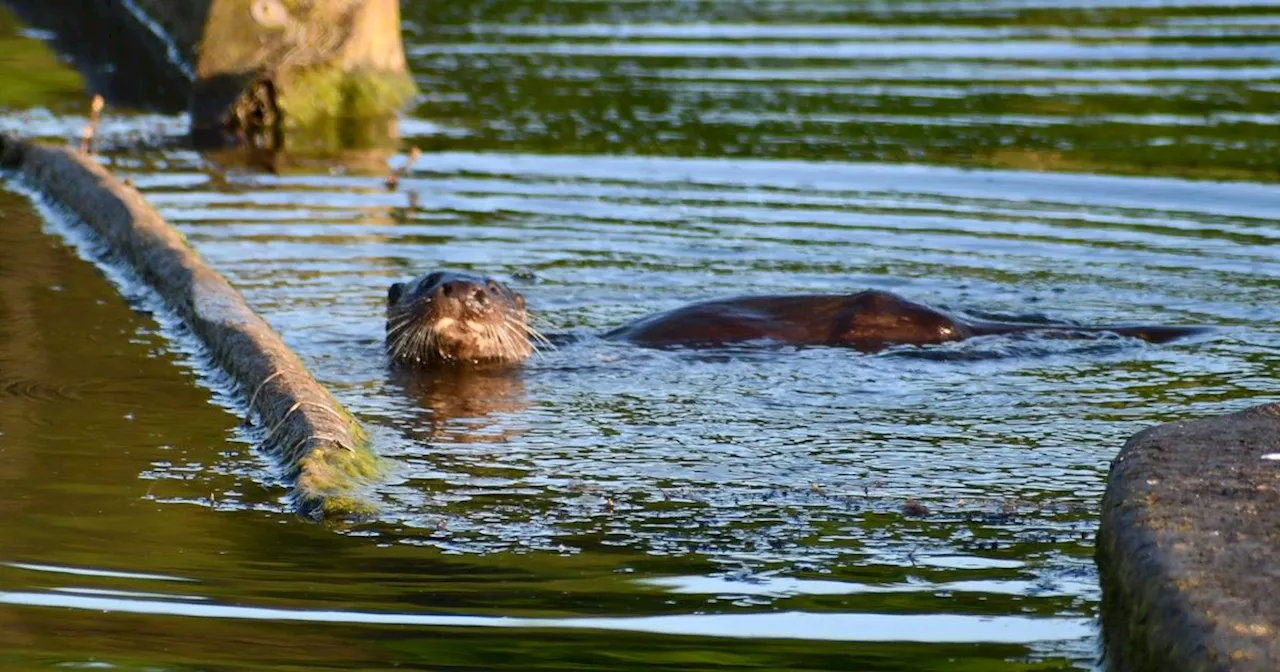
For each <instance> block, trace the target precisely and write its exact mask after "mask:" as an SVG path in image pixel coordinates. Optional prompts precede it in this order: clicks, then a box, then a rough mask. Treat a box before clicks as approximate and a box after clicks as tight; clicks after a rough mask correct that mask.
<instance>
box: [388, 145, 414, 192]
mask: <svg viewBox="0 0 1280 672" xmlns="http://www.w3.org/2000/svg"><path fill="white" fill-rule="evenodd" d="M419 156H422V150H421V149H418V148H417V147H414V148H413V149H410V150H409V156H408V157H407V158H406V159H405V161H404V163H403V164H401V165H400V167H399V168H396V169H395V170H392V171H388V173H387V189H389V190H391V191H395V188H396V187H397V186H398V185H399V184H400V178H402V177H404V176H405V174H406V173H408V172H409V169H410V168H412V167H413V164H414V163H415V162H417V160H418V157H419Z"/></svg>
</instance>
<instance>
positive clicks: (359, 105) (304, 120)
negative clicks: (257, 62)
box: [276, 66, 416, 131]
mask: <svg viewBox="0 0 1280 672" xmlns="http://www.w3.org/2000/svg"><path fill="white" fill-rule="evenodd" d="M415 92H416V89H415V88H414V85H413V80H412V78H410V76H409V74H408V73H405V72H400V73H390V72H375V71H372V70H367V69H357V70H352V71H349V72H347V71H343V70H342V69H341V68H339V67H337V66H322V67H316V68H311V69H309V70H306V71H303V72H298V73H292V74H290V75H289V76H287V77H284V78H281V80H280V81H279V82H277V91H276V96H277V101H276V102H277V104H278V105H279V107H280V111H281V113H282V114H283V115H284V124H285V127H286V129H287V130H289V131H292V130H295V129H297V130H301V129H307V128H309V127H314V126H318V125H323V124H322V122H324V121H326V120H329V119H345V118H364V117H387V116H390V115H395V114H396V113H398V112H399V111H400V109H401V108H403V107H404V106H405V105H406V104H407V103H408V102H409V99H410V98H412V97H413V95H414V94H415Z"/></svg>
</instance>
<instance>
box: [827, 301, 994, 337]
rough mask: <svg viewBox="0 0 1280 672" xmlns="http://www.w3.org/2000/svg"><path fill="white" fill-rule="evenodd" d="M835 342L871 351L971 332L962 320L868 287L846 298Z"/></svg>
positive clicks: (970, 334)
mask: <svg viewBox="0 0 1280 672" xmlns="http://www.w3.org/2000/svg"><path fill="white" fill-rule="evenodd" d="M837 324H838V330H837V333H836V336H835V339H834V340H835V341H836V342H837V343H845V344H848V345H851V346H853V347H854V348H856V349H859V350H864V351H867V352H875V351H878V350H881V349H883V348H884V347H885V346H887V345H896V344H909V345H932V344H937V343H946V342H948V341H959V340H963V339H965V338H969V337H970V336H972V335H973V330H972V329H971V328H970V327H969V325H968V324H966V323H965V322H963V321H961V320H958V319H956V318H953V317H951V316H950V315H947V314H946V313H944V312H942V311H940V310H936V309H934V308H930V307H929V306H926V305H923V304H919V303H916V302H914V301H908V300H907V299H904V298H902V297H900V296H898V295H896V294H891V293H889V292H883V291H876V290H868V291H864V292H859V293H857V294H854V295H852V296H850V297H849V300H848V305H847V306H846V308H845V315H844V316H842V318H841V319H840V320H839V321H838V323H837Z"/></svg>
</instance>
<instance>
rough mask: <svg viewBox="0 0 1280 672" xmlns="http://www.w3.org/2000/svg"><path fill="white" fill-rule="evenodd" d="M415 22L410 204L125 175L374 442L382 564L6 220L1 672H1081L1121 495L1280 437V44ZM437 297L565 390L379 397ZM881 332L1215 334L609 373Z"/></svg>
mask: <svg viewBox="0 0 1280 672" xmlns="http://www.w3.org/2000/svg"><path fill="white" fill-rule="evenodd" d="M406 5H407V6H406V7H405V17H406V30H407V32H406V39H407V40H408V42H409V44H408V47H409V50H410V52H411V55H412V60H413V67H414V70H415V72H416V73H417V75H418V78H419V83H420V86H421V88H422V90H423V91H424V92H425V93H424V97H423V100H422V101H421V103H420V104H419V106H418V107H417V108H416V109H415V110H414V112H413V113H412V115H410V117H409V118H408V119H406V120H405V122H404V124H403V126H402V128H403V130H404V133H405V134H406V136H407V141H408V142H409V143H411V144H414V145H417V146H420V147H422V148H423V149H424V150H425V154H424V155H423V157H422V158H420V159H419V160H418V161H417V163H416V164H415V165H414V166H413V169H412V170H411V171H409V173H408V175H407V176H406V177H405V178H404V179H402V180H401V182H400V185H399V187H398V188H397V189H396V190H394V191H390V190H388V189H387V188H386V187H385V186H384V185H383V183H382V179H381V177H380V176H368V175H359V174H356V172H354V171H351V172H347V171H343V170H340V169H334V170H331V171H317V170H302V171H294V170H281V171H279V172H277V173H274V174H273V173H263V172H260V171H250V170H245V169H242V168H234V167H226V166H220V165H218V164H216V163H214V162H211V161H210V160H209V159H208V158H206V157H201V156H199V155H197V154H195V153H193V152H189V151H184V150H181V149H165V150H139V151H131V152H118V153H112V154H109V155H107V156H105V157H103V160H104V161H105V162H107V163H109V164H110V165H111V166H112V167H113V169H114V170H116V171H117V172H118V173H119V174H121V175H127V176H129V177H130V178H131V179H132V180H133V182H134V183H135V184H136V185H138V186H139V188H141V189H142V190H143V191H144V192H146V194H147V196H148V198H149V200H151V202H152V203H153V204H155V205H156V206H157V207H158V208H159V209H160V210H161V212H162V213H163V214H164V215H165V217H166V218H168V219H169V220H170V221H171V222H174V223H175V224H176V225H177V226H178V227H179V228H180V229H181V230H182V231H183V233H184V234H185V235H186V236H187V237H188V239H189V240H190V241H191V242H192V244H193V245H194V246H195V247H196V249H197V250H199V251H200V253H201V254H203V255H204V256H205V257H206V259H208V261H209V262H210V263H211V264H212V265H213V266H214V267H215V268H217V269H218V270H219V271H221V272H222V273H224V274H225V275H226V276H227V277H228V279H229V280H230V281H231V282H232V283H233V284H234V285H236V286H237V287H238V288H240V289H241V291H242V292H243V293H244V294H245V296H246V298H247V299H248V300H249V302H250V303H251V304H252V305H253V306H254V307H255V308H257V309H258V310H259V311H260V312H261V313H262V314H263V315H264V317H266V319H267V320H268V321H269V322H270V323H271V324H272V326H273V327H275V328H276V329H277V330H278V331H279V332H280V333H281V335H282V337H283V338H284V339H285V341H286V342H287V343H288V344H289V345H290V346H292V347H293V348H294V349H295V350H296V351H297V352H298V353H299V354H300V356H301V357H302V358H303V360H304V361H305V362H306V364H307V366H308V367H309V368H310V369H311V370H312V371H313V372H314V373H315V375H316V376H317V377H318V378H319V379H320V380H321V381H322V382H323V383H325V384H326V385H327V386H329V387H330V388H331V389H333V390H334V392H335V393H336V394H337V396H338V397H339V399H340V400H341V401H342V402H343V403H344V404H346V405H347V406H348V408H351V409H352V410H353V411H354V412H355V413H356V414H357V415H358V416H359V417H360V419H361V421H362V422H363V423H364V424H365V426H366V428H367V429H368V430H369V431H370V434H371V436H372V437H373V440H374V445H375V447H376V449H377V450H378V452H379V453H380V454H382V455H384V456H386V457H388V458H389V464H390V466H391V469H390V470H389V473H388V476H387V478H386V480H385V481H384V482H383V483H381V484H379V486H378V487H377V489H376V492H375V496H376V497H377V499H378V501H379V502H380V503H381V504H382V513H381V514H380V515H379V517H378V518H377V520H374V521H372V522H369V523H367V524H360V525H355V526H345V527H338V528H331V529H330V528H325V527H322V526H315V525H306V524H302V523H299V522H298V521H296V520H295V519H294V518H293V517H292V516H291V514H290V513H289V511H288V508H287V504H286V503H285V502H284V501H283V499H282V495H283V493H284V492H285V488H284V487H283V486H281V484H280V483H279V482H278V480H277V477H276V474H277V472H276V469H275V467H274V465H272V464H271V463H270V461H269V460H268V459H267V458H266V457H264V456H262V455H260V454H258V453H256V452H255V451H254V450H253V447H252V446H251V445H250V444H249V443H248V437H247V434H246V433H245V432H243V431H242V430H241V429H240V428H239V427H237V417H236V416H235V408H236V404H237V402H236V400H235V399H234V398H233V397H230V396H228V394H227V393H228V390H227V389H226V388H225V386H224V385H223V384H222V383H220V382H219V378H218V376H217V375H216V373H214V372H210V371H208V370H207V369H206V368H205V366H204V364H203V360H202V359H201V355H200V352H199V350H198V348H196V347H195V346H194V344H193V343H192V342H191V341H190V340H189V339H188V338H187V337H186V336H184V335H183V333H182V331H181V329H179V328H175V327H174V326H173V325H172V324H170V323H169V322H168V321H167V320H166V319H165V318H164V316H163V314H161V315H159V316H158V317H159V318H160V324H159V325H157V322H156V321H155V319H154V318H153V317H152V316H151V311H152V310H153V308H154V306H153V305H152V304H151V303H150V302H149V300H148V298H147V296H146V295H145V293H138V292H137V291H136V289H137V288H136V287H134V286H132V285H130V283H129V281H128V280H127V278H123V277H121V276H120V275H119V274H117V273H115V272H114V271H110V270H109V269H110V263H109V261H108V262H106V263H105V265H104V264H102V263H100V264H99V266H98V268H100V269H102V268H106V269H108V272H107V278H108V279H107V280H104V279H103V278H102V277H101V276H100V275H98V274H97V273H95V271H94V270H93V269H94V267H93V266H90V265H88V264H85V263H83V262H77V261H75V260H74V259H73V258H72V257H73V255H75V254H80V255H81V256H86V257H90V258H92V257H94V256H95V254H96V252H95V249H94V246H93V245H92V242H91V241H88V240H86V239H85V238H84V236H83V235H82V233H81V232H80V231H78V229H76V227H75V226H74V225H73V224H71V223H68V222H66V221H65V220H64V219H63V218H61V217H60V216H58V215H57V213H52V212H43V213H37V212H33V211H32V210H31V206H30V205H29V204H27V203H26V202H25V201H24V200H23V199H22V198H21V197H20V196H18V195H14V194H9V195H3V194H0V196H3V200H0V212H3V213H4V214H5V218H6V221H8V222H10V224H9V225H7V226H6V227H0V231H3V235H4V236H6V240H5V241H4V245H3V246H0V249H3V250H4V251H5V253H4V256H2V257H0V283H4V286H5V287H6V291H5V292H3V296H4V297H7V300H6V301H3V302H0V310H4V316H5V319H4V320H2V321H0V323H2V324H4V325H5V326H6V330H5V331H3V332H0V333H3V334H4V335H3V336H0V362H3V366H2V367H0V371H2V372H3V373H2V374H0V460H3V462H0V479H5V483H4V484H3V488H0V493H3V494H0V510H4V511H6V512H8V513H9V514H10V515H9V516H8V517H9V519H10V520H11V521H13V522H12V523H11V525H10V526H9V528H8V532H7V533H6V535H4V538H3V540H2V541H0V562H3V563H5V564H3V565H0V603H3V604H4V605H7V606H0V623H2V624H4V626H5V627H3V628H0V642H3V644H4V646H2V647H0V651H3V653H0V665H6V666H8V667H13V668H18V669H25V668H42V667H51V666H55V665H59V666H89V665H109V666H114V667H120V668H125V669H135V668H143V667H147V668H159V669H197V668H199V669H207V668H208V667H210V666H214V667H216V666H222V667H235V668H237V669H246V668H249V669H273V670H276V669H317V668H321V667H328V668H345V669H368V668H375V667H385V666H388V665H389V664H391V663H392V662H395V663H398V664H399V665H400V666H402V667H409V668H417V669H512V670H516V669H519V670H526V669H601V670H605V669H608V670H618V669H633V668H634V669H639V668H640V667H642V666H644V667H651V666H654V665H657V666H659V667H663V668H666V669H690V670H693V669H712V668H715V669H723V668H726V667H728V668H734V667H737V668H757V669H810V670H821V669H883V670H934V669H972V670H996V669H1063V668H1079V667H1084V668H1088V667H1091V666H1093V665H1095V663H1096V658H1097V634H1098V633H1097V626H1096V618H1095V616H1096V609H1097V603H1098V588H1097V576H1096V570H1095V568H1094V566H1093V560H1092V553H1093V531H1094V528H1095V527H1096V523H1097V515H1098V503H1099V498H1100V496H1101V492H1102V489H1103V486H1104V478H1105V474H1106V468H1107V464H1108V463H1109V461H1110V459H1111V458H1112V457H1113V456H1114V454H1115V451H1116V450H1117V449H1118V448H1119V446H1120V445H1121V444H1122V443H1123V442H1124V440H1125V439H1126V438H1127V437H1128V436H1129V435H1131V434H1132V433H1134V432H1135V431H1137V430H1139V429H1141V428H1143V427H1146V426H1149V425H1151V424H1153V423H1156V422H1162V421H1167V420H1171V419H1178V418H1191V417H1200V416H1203V415H1206V414H1210V413H1219V412H1225V411H1230V410H1234V409H1238V408H1242V407H1245V406H1248V405H1252V404H1255V403H1262V402H1264V401H1274V400H1276V399H1277V396H1276V394H1275V389H1274V383H1273V381H1274V380H1275V378H1276V376H1277V374H1278V373H1280V371H1278V367H1277V360H1276V358H1275V356H1274V354H1273V353H1274V352H1276V351H1277V350H1276V348H1277V347H1278V346H1280V328H1278V327H1277V326H1276V325H1277V317H1280V311H1277V309H1276V308H1275V307H1274V295H1275V292H1276V289H1277V287H1280V246H1278V245H1277V243H1278V242H1280V226H1277V224H1276V223H1275V213H1276V212H1277V207H1278V206H1280V187H1277V186H1275V185H1274V184H1273V183H1274V181H1275V176H1276V172H1275V164H1274V161H1275V158H1274V157H1275V155H1276V154H1275V152H1274V149H1275V147H1274V142H1275V141H1274V134H1269V133H1268V132H1267V131H1268V130H1269V128H1270V125H1272V124H1274V119H1273V118H1272V117H1273V115H1274V110H1275V109H1276V106H1275V102H1276V101H1275V98H1274V97H1275V96H1276V92H1277V91H1280V75H1278V74H1277V73H1278V72H1280V71H1277V70H1276V63H1275V61H1276V58H1277V57H1276V54H1280V50H1277V49H1275V47H1276V45H1275V44H1274V43H1275V42H1276V41H1277V39H1278V38H1280V11H1277V10H1276V8H1274V7H1272V6H1270V5H1267V4H1265V3H1257V2H1254V3H1250V5H1249V9H1248V11H1247V12H1244V11H1233V10H1232V9H1231V8H1218V7H1216V6H1214V5H1213V4H1211V3H1192V2H1180V3H1177V4H1176V5H1173V4H1162V3H1139V2H1137V1H1136V0H1127V1H1125V2H1119V1H1116V2H1109V3H1100V2H1088V3H1085V2H1077V3H1062V2H1055V3H1052V4H1050V3H1035V2H983V3H977V2H921V3H883V4H859V3H840V4H831V3H803V2H793V3H778V2H774V3H732V4H726V3H697V2H692V3H652V2H641V1H637V2H625V3H618V2H610V3H595V2H562V3H469V4H465V5H463V4H454V5H448V6H439V5H438V4H431V5H428V4H427V3H406ZM15 42H16V43H18V44H23V45H27V44H29V41H28V42H24V41H21V40H15ZM44 95H46V97H45V98H40V99H39V100H38V102H32V103H28V104H26V105H25V106H16V107H18V108H19V109H16V110H15V111H14V112H12V113H10V114H9V115H7V116H0V125H3V126H4V127H5V128H13V127H20V128H25V129H29V130H28V131H27V132H36V133H38V134H44V135H53V136H64V137H65V136H73V135H75V134H76V133H77V132H78V130H79V124H80V123H82V122H81V121H80V120H79V119H78V118H77V117H76V116H74V115H75V112H76V110H77V109H78V108H79V107H82V106H83V105H82V102H81V100H73V99H72V98H70V97H67V96H65V95H64V94H61V93H58V92H57V91H54V92H51V93H46V94H44ZM45 108H47V109H49V110H51V112H48V113H46V112H42V111H41V110H42V109H45ZM36 122H38V125H36V126H34V128H35V130H34V131H32V130H30V129H32V128H33V126H32V124H34V123H36ZM182 123H183V120H182V119H180V118H171V117H154V116H129V115H123V114H120V113H116V115H114V116H109V117H108V119H107V121H106V122H105V125H104V131H105V132H106V133H108V134H114V135H115V136H116V137H127V136H129V135H131V134H148V133H154V132H156V129H157V128H159V129H161V130H163V129H174V128H181V127H182ZM403 160H404V159H403V157H394V158H393V159H392V163H393V164H397V165H398V164H399V163H400V162H403ZM1187 178H1196V179H1194V180H1191V179H1187ZM42 229H43V230H44V232H45V233H41V230H42ZM68 242H69V243H71V245H72V247H71V248H68V247H66V243H68ZM438 267H449V268H459V269H464V270H470V271H474V272H482V273H488V274H493V275H495V276H497V277H499V278H501V279H503V280H505V281H508V282H509V284H510V285H511V286H512V287H513V288H515V289H516V290H517V291H520V292H522V293H523V294H524V295H525V296H526V298H527V299H528V302H529V305H530V307H531V309H532V310H533V311H534V313H535V315H536V316H537V317H536V321H537V324H538V325H539V327H540V328H542V329H543V330H544V331H547V332H550V333H554V334H558V335H560V336H561V338H559V339H558V340H559V342H560V343H561V346H560V347H559V348H558V349H556V350H554V351H550V352H547V353H544V354H543V355H541V356H539V357H537V358H535V359H534V360H532V361H531V362H530V363H529V364H528V365H527V366H525V367H523V368H522V369H520V370H517V371H513V372H510V373H507V374H484V375H462V376H458V375H438V376H421V377H413V376H398V375H392V374H390V373H389V372H388V371H387V369H386V367H385V363H384V360H383V355H382V351H381V334H382V329H383V324H382V302H383V301H384V297H385V291H386V287H387V286H388V285H389V284H390V283H391V282H394V281H397V280H403V279H406V278H408V277H410V276H412V275H415V274H417V273H420V272H425V271H427V270H431V269H434V268H438ZM113 282H114V283H115V284H116V285H117V286H123V287H124V288H125V292H124V295H125V298H123V299H122V298H120V292H119V290H118V288H113V287H112V285H111V283H113ZM55 286H56V287H57V289H54V287H55ZM868 287H875V288H881V289H889V290H893V291H896V292H899V293H901V294H903V295H905V296H907V297H909V298H911V299H914V300H919V301H923V302H926V303H930V304H934V305H938V306H943V307H947V308H949V309H952V310H957V311H962V312H966V313H969V314H972V315H976V316H981V317H990V318H1010V317H1021V318H1028V319H1042V318H1051V319H1062V320H1076V321H1080V322H1085V323H1107V322H1155V323H1171V324H1210V325H1216V326H1217V327H1218V329H1217V330H1216V331H1215V332H1214V333H1212V334H1210V335H1207V336H1202V337H1197V338H1193V339H1188V340H1185V341H1182V342H1177V343H1173V344H1168V345H1160V346H1152V345H1147V344H1143V343H1139V342H1136V341H1131V340H1125V339H1119V338H1101V339H1097V340H1086V341H1062V340H1048V339H1039V338H1034V337H1032V338H1011V337H996V338H982V339H975V340H971V341H968V342H965V343H960V344H952V345H948V346H945V347H939V348H928V349H914V348H901V349H895V350H890V351H887V352H884V353H881V354H878V355H860V354H857V353H853V352H849V351H845V350H839V349H830V348H804V349H796V348H788V347H780V348H772V349H768V348H764V349H762V348H735V349H725V350H718V351H698V352H691V351H658V350H646V349H641V348H636V347H633V346H628V345H626V344H617V343H608V342H604V341H601V340H599V339H598V338H596V337H595V336H596V335H597V334H599V333H601V332H602V331H604V330H606V329H608V328H610V327H612V326H616V325H618V324H620V323H622V322H624V321H625V320H627V319H631V318H634V317H638V316H641V315H644V314H648V313H650V312H653V311H657V310H663V309H667V308H671V307H675V306H678V305H682V304H684V303H687V302H690V301H696V300H701V299H707V298H713V297H724V296H730V295H735V294H743V293H802V292H845V291H855V290H858V289H864V288H868ZM15 297H16V298H15ZM86 318H88V319H86ZM86 325H91V326H86ZM908 500H915V501H916V502H918V503H920V504H922V505H924V506H925V507H926V508H927V509H928V515H927V516H917V515H912V514H911V513H910V512H909V511H908V509H907V508H906V507H905V505H906V503H907V502H908Z"/></svg>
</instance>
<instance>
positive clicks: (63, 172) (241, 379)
mask: <svg viewBox="0 0 1280 672" xmlns="http://www.w3.org/2000/svg"><path fill="white" fill-rule="evenodd" d="M0 165H3V166H4V167H6V168H9V169H14V170H17V171H18V172H20V173H21V174H22V175H23V176H24V177H25V178H27V179H28V180H29V181H30V182H31V183H32V186H33V187H35V188H36V189H37V190H39V191H40V192H42V193H43V194H45V195H46V196H48V197H50V198H51V199H52V200H53V201H55V202H56V203H58V204H59V205H61V206H63V207H65V208H66V209H67V210H69V211H70V212H71V213H72V214H73V215H74V216H75V217H77V218H78V219H79V220H80V221H82V222H83V223H84V224H86V225H87V226H88V227H89V228H90V229H92V230H93V231H94V233H95V234H96V235H97V236H98V237H99V238H100V239H101V240H102V241H103V242H104V243H106V245H107V247H108V248H109V249H110V251H111V255H112V256H113V257H114V258H115V259H117V260H118V261H120V262H121V263H123V264H125V265H127V266H128V267H130V268H131V269H132V270H133V272H134V273H135V274H136V275H137V276H138V277H139V278H140V279H141V280H142V281H143V282H145V283H146V284H147V285H149V286H150V287H151V288H152V289H153V290H154V291H155V292H156V293H157V294H159V296H160V297H161V298H162V299H163V300H164V302H165V304H166V305H167V306H168V307H169V309H171V310H172V311H174V313H176V314H177V315H178V316H179V317H180V318H181V319H182V321H183V322H184V324H186V326H187V327H188V328H189V329H190V330H191V332H192V333H193V334H194V335H195V336H196V337H197V338H199V339H200V340H201V341H202V342H203V343H204V345H205V348H206V350H207V352H208V353H209V355H210V357H211V358H212V359H213V361H214V362H215V363H216V364H217V365H218V366H219V367H221V368H222V369H223V370H225V371H226V372H227V373H228V374H229V375H230V376H231V377H232V379H234V380H235V381H236V383H237V385H238V386H239V389H240V392H241V393H242V394H243V395H244V398H245V400H246V401H247V403H248V407H249V411H250V413H251V414H255V415H256V416H257V418H258V420H259V425H260V427H261V428H262V430H263V435H262V437H261V440H262V445H263V446H264V448H266V449H267V450H268V451H269V452H271V453H272V454H274V455H276V456H277V457H278V458H279V459H280V462H281V463H282V464H283V465H284V466H285V468H286V470H287V471H288V473H289V476H290V477H291V478H292V479H293V483H294V495H295V496H294V501H295V505H296V507H297V509H298V511H299V512H300V513H301V514H303V515H306V516H308V517H312V518H326V517H327V518H332V517H347V516H353V515H354V516H359V515H363V514H366V513H369V512H370V511H371V504H369V503H368V502H367V501H366V500H365V499H364V498H363V497H362V496H360V494H359V493H360V488H361V486H362V484H364V483H366V482H367V481H368V480H369V479H371V478H373V477H374V476H375V475H376V471H377V470H376V459H375V456H374V455H373V453H372V452H371V451H370V450H369V447H368V445H367V440H366V438H365V436H364V433H363V432H362V430H361V429H360V427H359V425H358V424H357V423H356V421H355V419H354V418H352V416H351V415H350V414H349V413H348V412H347V411H346V410H345V409H344V408H343V407H342V405H341V404H340V403H338V401H337V400H336V399H334V398H333V396H332V395H331V394H330V393H329V391H328V390H326V389H325V388H324V387H322V386H321V385H320V384H319V383H317V382H316V381H315V379H314V378H312V377H311V374H309V373H308V372H307V370H306V368H305V367H304V366H303V365H302V362H301V361H299V359H298V357H297V355H295V354H294V353H293V351H292V350H290V349H289V348H288V346H286V345H285V344H284V342H283V341H281V340H280V337H279V336H278V335H277V334H276V333H275V332H274V331H272V329H271V327H270V326H268V325H267V323H266V322H265V321H264V320H263V319H262V318H261V317H259V316H258V315H257V314H256V313H254V312H253V309H251V308H250V307H249V306H248V304H247V303H245V300H244V298H243V297H242V296H241V295H240V293H239V292H238V291H236V290H235V288H233V287H232V286H231V285H230V284H228V283H227V281H226V280H224V279H223V278H222V276H220V275H219V274H218V273H217V272H215V271H214V270H213V269H211V268H210V267H209V266H208V265H207V264H205V262H204V261H203V260H202V259H201V258H200V256H199V255H198V254H196V252H195V251H194V250H192V249H191V247H190V246H189V245H187V242H186V239H185V238H183V236H182V234H181V233H179V232H178V230H177V229H175V228H173V227H172V226H171V225H170V224H169V223H167V222H165V221H164V219H163V218H161V217H160V215H159V213H157V212H156V211H155V209H153V208H152V207H151V206H150V205H149V204H148V203H147V202H146V201H145V200H144V199H143V197H142V195H141V194H139V193H138V191H137V190H136V189H134V188H133V187H131V186H129V185H126V184H123V183H122V182H120V181H119V180H117V179H116V178H115V177H113V176H112V175H111V173H110V172H108V171H107V170H106V169H105V168H103V167H102V166H100V165H98V164H97V163H96V162H94V161H93V159H92V158H90V157H89V156H88V155H87V154H84V153H82V152H78V151H75V150H73V149H69V148H60V147H48V146H43V145H37V144H32V143H28V142H25V141H22V140H18V139H14V138H11V137H6V136H3V135H0Z"/></svg>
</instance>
